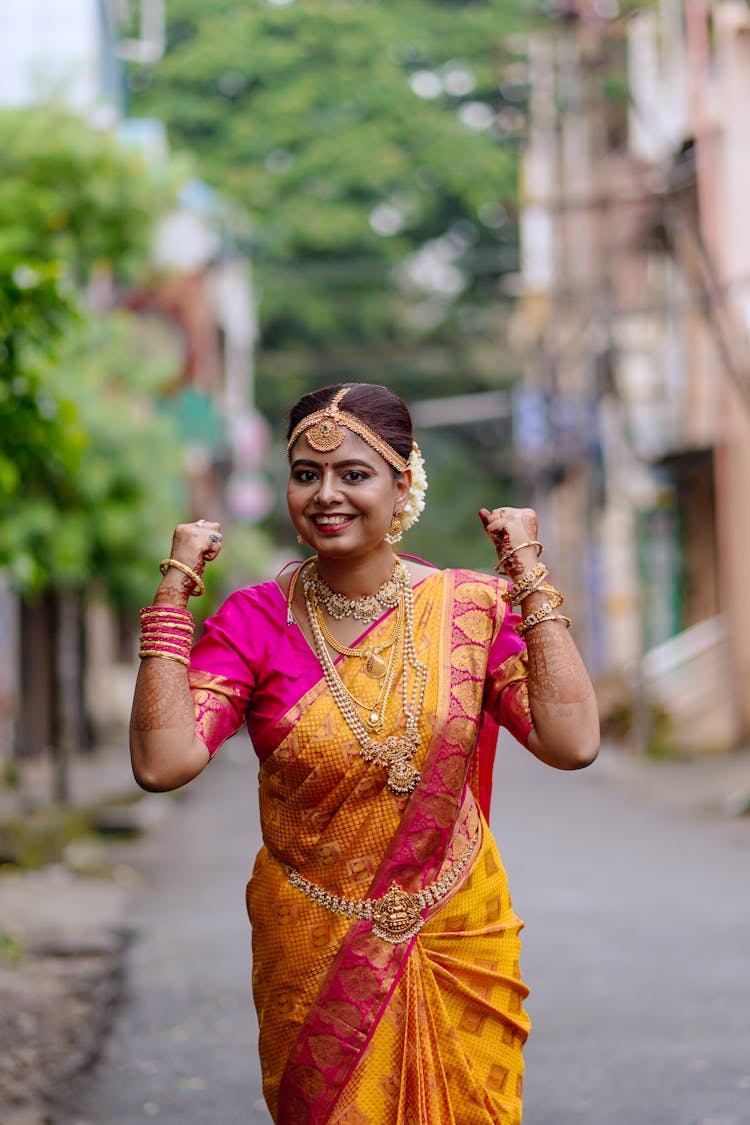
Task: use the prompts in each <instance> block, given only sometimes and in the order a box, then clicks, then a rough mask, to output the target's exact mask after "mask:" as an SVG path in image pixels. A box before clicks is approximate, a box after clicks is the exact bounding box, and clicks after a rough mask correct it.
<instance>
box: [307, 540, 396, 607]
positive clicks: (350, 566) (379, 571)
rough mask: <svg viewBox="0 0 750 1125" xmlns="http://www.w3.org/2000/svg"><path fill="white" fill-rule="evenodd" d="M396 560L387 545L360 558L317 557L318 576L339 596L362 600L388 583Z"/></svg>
mask: <svg viewBox="0 0 750 1125" xmlns="http://www.w3.org/2000/svg"><path fill="white" fill-rule="evenodd" d="M395 560H396V556H395V554H394V552H393V551H392V550H391V548H390V546H389V545H388V544H387V543H384V544H383V549H379V550H378V551H374V552H371V553H370V554H368V555H365V556H364V557H362V558H357V559H352V558H340V559H337V558H331V557H330V556H327V557H322V558H321V557H320V556H318V574H319V575H320V576H321V578H323V579H324V580H325V581H326V582H327V583H328V585H329V586H330V587H331V589H332V590H335V591H336V592H337V593H339V594H345V595H346V596H347V597H348V598H359V597H362V596H363V595H365V594H374V593H375V592H376V591H377V590H378V589H379V588H380V587H381V586H382V585H383V583H384V582H387V581H388V579H389V578H390V577H391V574H392V572H393V564H394V562H395Z"/></svg>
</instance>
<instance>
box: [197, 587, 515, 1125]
mask: <svg viewBox="0 0 750 1125" xmlns="http://www.w3.org/2000/svg"><path fill="white" fill-rule="evenodd" d="M500 589H501V583H500V582H499V581H498V580H497V579H494V578H488V577H487V576H484V575H480V574H474V573H472V572H469V571H441V572H436V573H435V574H434V575H432V576H430V577H429V578H427V579H425V580H424V581H422V582H421V583H419V584H418V585H417V586H416V587H415V590H414V609H415V618H414V620H415V628H414V633H415V643H416V647H417V656H418V658H419V659H420V660H423V661H425V662H426V663H427V664H428V666H429V671H430V674H429V679H428V686H427V690H426V696H425V703H424V707H423V710H422V716H421V720H420V723H421V725H420V749H419V751H418V753H417V755H416V757H415V763H414V764H415V765H416V766H417V768H418V769H419V770H420V772H421V775H422V776H421V781H420V783H419V785H418V787H417V789H416V790H415V791H414V792H413V793H412V794H411V795H410V796H396V795H394V794H393V793H391V792H390V790H389V789H388V788H387V786H386V774H385V771H384V770H383V769H382V767H379V766H377V765H375V764H369V765H368V764H367V763H365V762H364V761H363V759H362V758H361V756H360V754H359V747H358V745H357V743H356V740H355V739H354V738H353V736H352V734H351V732H350V731H349V728H348V727H347V726H346V724H345V723H344V722H343V720H342V718H341V716H340V714H339V712H338V709H337V707H336V705H335V703H334V702H333V700H332V699H331V697H330V693H329V691H328V688H327V686H326V684H325V681H324V680H323V679H322V677H321V674H320V667H319V665H317V661H316V658H315V657H314V654H313V653H312V652H311V650H310V649H309V646H308V645H307V642H306V641H305V639H304V637H303V636H302V635H301V633H300V630H299V628H298V626H297V625H296V624H295V623H294V622H293V619H291V618H290V617H288V616H287V609H286V606H285V604H284V601H283V598H282V596H281V594H280V591H279V589H278V587H275V584H273V583H266V584H264V586H262V587H255V588H253V590H250V591H239V592H238V594H236V595H233V597H232V598H230V599H229V601H228V602H227V603H225V606H224V607H222V609H221V610H220V611H219V613H218V614H217V615H216V616H215V618H214V619H212V621H211V622H209V623H208V627H207V629H206V633H205V635H204V638H203V639H202V640H201V641H200V642H199V644H198V645H197V646H196V647H195V649H194V653H193V661H192V667H191V679H192V683H193V690H194V697H195V702H196V715H197V720H198V725H199V731H200V732H201V734H202V736H203V737H204V739H205V741H206V744H207V746H208V747H209V749H210V750H211V751H214V750H215V749H216V748H217V747H218V745H219V744H220V743H221V741H223V739H224V738H225V737H226V736H227V735H228V734H229V733H231V732H232V730H234V729H236V728H237V726H238V725H239V723H240V722H241V721H242V719H243V718H244V717H245V716H247V719H248V726H249V728H250V732H251V735H252V737H253V742H254V746H255V749H256V751H257V752H258V754H259V757H260V759H261V766H260V773H259V801H260V815H261V824H262V828H263V839H264V847H263V848H262V849H261V851H260V853H259V854H258V857H257V859H256V862H255V867H254V870H253V874H252V878H251V879H250V882H249V884H248V888H247V903H248V913H249V917H250V921H251V924H252V930H253V992H254V998H255V1003H256V1007H257V1011H258V1019H259V1025H260V1040H259V1046H260V1057H261V1064H262V1069H263V1079H264V1093H265V1097H266V1100H267V1103H268V1106H269V1109H270V1111H271V1114H272V1116H273V1118H274V1120H275V1121H276V1122H279V1123H280V1125H297V1123H300V1125H301V1123H305V1125H324V1123H331V1125H334V1123H335V1125H366V1123H371V1125H438V1123H448V1122H455V1123H456V1125H492V1123H494V1125H498V1123H499V1125H511V1123H518V1122H520V1121H521V1104H522V1071H523V1062H522V1053H521V1049H522V1046H523V1043H524V1040H525V1038H526V1036H527V1034H528V1030H529V1023H528V1019H527V1017H526V1014H525V1012H524V1010H523V1006H522V1005H523V1000H524V998H525V996H526V994H527V989H526V987H525V986H524V984H523V983H522V981H521V978H520V972H519V967H518V956H519V936H518V934H519V929H520V927H521V923H520V921H519V920H518V918H517V917H516V916H515V914H514V912H513V908H512V905H511V901H510V896H509V894H508V888H507V883H506V879H505V873H504V871H503V867H502V863H501V861H500V857H499V855H498V852H497V849H496V847H495V844H494V841H493V839H492V837H491V834H490V832H489V830H488V827H487V823H486V819H485V814H486V813H487V804H488V798H489V779H490V771H491V756H492V752H493V748H494V741H495V736H496V733H497V727H496V724H497V723H498V722H502V723H503V724H504V725H506V726H508V727H509V728H510V729H511V730H512V731H513V733H515V734H516V736H517V737H519V738H521V739H522V740H523V739H524V738H525V736H526V734H527V732H528V729H529V724H530V719H529V714H528V705H527V701H526V696H525V683H524V660H523V655H524V653H523V644H522V642H521V641H520V640H519V638H518V637H517V636H516V634H515V633H514V632H513V630H512V628H511V627H510V626H511V620H512V619H511V618H510V617H509V615H508V614H507V612H506V610H505V606H504V603H503V602H502V601H501V600H500V598H499V592H500ZM389 627H390V625H389V615H388V614H386V615H385V616H384V617H383V618H381V619H380V621H378V622H376V624H375V625H374V626H373V627H372V629H371V630H368V631H367V636H368V639H369V640H370V641H372V642H373V643H376V642H377V640H378V639H379V637H380V636H381V634H382V632H383V631H384V630H385V631H387V630H388V629H389ZM359 667H360V664H359V662H356V661H353V660H352V661H347V660H343V661H342V662H340V664H339V673H340V675H341V676H342V678H343V679H344V681H345V683H347V686H349V687H350V688H351V690H352V691H354V692H356V691H357V690H358V685H357V682H356V678H357V676H358V674H359V673H358V669H359ZM292 699H293V700H294V701H293V702H291V703H290V700H292ZM400 699H401V697H400V693H399V691H398V689H396V690H395V691H394V692H393V694H392V696H391V700H390V704H389V706H390V708H391V712H392V713H390V714H389V715H388V720H389V721H388V723H387V724H386V726H387V728H388V729H399V725H402V723H403V719H402V717H401V714H400V710H401V702H400ZM290 871H294V872H298V873H300V876H301V878H302V881H303V882H304V883H305V884H306V885H307V886H308V887H309V886H313V887H315V888H320V890H321V892H322V891H325V892H326V893H327V895H328V896H329V898H328V900H327V901H328V902H329V905H328V906H326V904H325V902H321V901H316V900H315V899H314V898H311V897H310V896H309V895H308V894H306V893H303V890H302V889H301V888H300V886H299V885H294V884H293V882H292V881H291V880H290V876H289V872H290ZM451 872H459V874H458V875H457V876H456V877H455V879H454V880H453V881H452V882H451V881H450V880H446V878H445V876H446V875H447V874H450V873H451ZM393 887H396V888H398V889H399V890H400V891H401V892H407V893H408V894H410V895H412V896H413V895H416V894H417V893H419V892H422V891H423V890H424V889H425V888H434V887H440V888H442V892H441V893H440V894H439V895H436V896H435V900H434V901H429V902H427V903H426V904H425V905H424V908H423V909H422V910H421V911H420V912H419V915H420V916H419V918H418V922H417V923H416V929H417V932H415V933H413V934H411V936H409V937H408V938H406V939H405V940H402V941H397V940H384V939H383V938H382V937H381V936H378V933H377V927H375V926H374V925H373V921H372V919H371V918H368V917H365V916H362V917H357V915H356V914H354V915H353V916H352V914H351V907H352V905H353V904H354V903H361V902H362V900H367V901H370V902H373V901H375V902H381V901H382V900H383V898H384V896H386V895H387V894H388V892H389V889H390V888H393ZM330 896H335V899H334V906H335V904H339V903H342V902H343V903H348V904H349V914H348V915H347V914H346V912H336V911H335V909H331V906H330ZM429 897H430V896H429V895H428V898H429ZM420 901H424V900H420Z"/></svg>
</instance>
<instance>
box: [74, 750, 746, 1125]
mask: <svg viewBox="0 0 750 1125" xmlns="http://www.w3.org/2000/svg"><path fill="white" fill-rule="evenodd" d="M254 769H255V767H254V765H253V762H252V759H251V751H250V750H249V749H248V747H247V744H242V743H241V742H239V741H237V740H235V741H234V742H233V743H230V744H229V745H228V746H226V747H224V749H223V750H222V753H221V755H220V758H219V759H217V761H216V762H215V763H214V765H213V766H212V767H211V769H210V770H209V771H207V773H206V774H205V775H204V776H203V777H202V778H201V779H199V780H198V781H197V782H195V783H194V784H193V785H192V787H191V788H190V789H189V790H188V791H187V792H186V793H185V796H184V798H183V799H182V800H181V801H180V802H179V804H178V806H177V808H176V809H175V811H174V812H172V813H171V814H170V815H169V816H168V817H167V818H166V820H165V821H164V822H163V823H162V824H161V825H159V826H158V827H157V828H156V829H154V830H153V831H152V832H151V833H149V835H148V837H147V838H146V839H145V840H144V841H143V842H141V843H140V844H139V845H137V846H136V848H135V850H134V852H133V856H132V862H133V864H134V866H135V867H136V869H137V870H138V871H139V872H140V873H141V886H140V889H139V890H138V891H137V892H136V893H135V894H134V896H133V900H132V907H131V911H130V917H129V924H130V925H131V926H132V928H133V931H134V934H135V937H134V941H133V944H132V947H131V951H130V956H129V986H128V997H127V1000H126V1002H125V1004H124V1005H123V1007H122V1009H121V1012H120V1014H119V1018H118V1020H117V1021H116V1024H115V1027H114V1030H113V1033H112V1034H111V1036H110V1037H109V1039H108V1041H107V1043H106V1044H105V1046H104V1050H103V1055H102V1058H101V1061H100V1063H99V1065H98V1066H97V1067H96V1068H95V1069H94V1070H93V1071H92V1072H91V1073H90V1074H89V1075H88V1076H87V1077H86V1079H85V1080H84V1082H83V1083H82V1085H81V1087H80V1089H79V1095H78V1098H77V1101H76V1103H75V1105H73V1106H71V1107H69V1109H68V1110H67V1111H65V1112H64V1113H63V1114H62V1116H60V1117H59V1118H58V1125H142V1123H143V1122H146V1121H149V1120H154V1121H157V1122H160V1123H162V1125H178V1123H179V1125H254V1123H256V1122H269V1121H270V1117H269V1116H268V1114H267V1112H266V1110H265V1108H264V1106H263V1102H262V1097H261V1087H260V1076H259V1069H258V1064H257V1060H256V1053H255V1041H256V1033H257V1027H256V1024H255V1021H254V1015H253V1011H252V1003H251V999H250V935H249V928H248V925H247V921H246V917H245V909H244V886H245V882H246V880H247V878H248V877H249V874H250V870H251V866H252V858H253V856H254V853H255V851H256V848H257V846H258V828H257V814H256V809H255V782H254ZM667 783H668V782H667ZM660 784H664V779H663V777H662V780H661V781H660ZM493 828H494V831H495V834H496V837H497V839H498V841H499V843H500V847H501V851H502V853H503V856H504V859H505V863H506V867H507V869H508V872H509V877H510V883H511V889H512V892H513V898H514V904H515V907H516V910H517V912H518V913H519V914H520V915H521V917H522V918H524V920H525V922H526V929H525V931H524V939H525V940H524V956H523V961H522V970H523V973H524V977H525V979H526V981H527V982H528V983H529V985H530V986H531V988H532V994H531V997H530V998H529V1002H528V1009H529V1012H530V1014H531V1017H532V1021H533V1023H534V1030H533V1032H532V1036H531V1039H530V1041H529V1044H528V1047H527V1055H526V1059H527V1063H526V1066H527V1079H526V1110H525V1115H524V1125H749V1123H750V961H749V959H748V949H749V948H750V939H749V938H748V934H749V933H750V893H748V888H749V886H750V879H749V878H748V869H749V867H750V830H749V829H750V825H748V823H747V820H745V821H744V822H743V823H738V822H736V821H734V822H732V821H729V820H727V819H721V818H719V817H717V816H714V817H706V816H702V815H699V814H698V813H696V812H689V811H686V810H685V809H679V810H676V809H673V808H665V807H664V802H662V803H661V804H660V803H659V802H658V801H652V800H650V799H649V797H648V794H644V793H643V792H638V791H635V790H633V789H632V788H628V787H627V786H623V785H621V784H619V783H618V781H617V779H616V775H613V773H612V771H611V770H610V769H608V768H607V767H606V762H602V763H601V764H600V763H597V764H595V765H594V766H593V767H591V768H590V769H589V770H586V771H584V772H581V773H559V772H557V771H554V770H551V769H548V768H547V767H544V766H542V765H540V764H539V763H537V762H536V761H535V760H534V759H533V758H531V757H530V756H528V755H527V754H525V753H524V752H523V751H522V750H521V749H520V748H519V747H517V746H516V745H515V744H508V745H503V747H502V752H501V753H500V754H499V759H498V765H497V770H496V780H495V802H494V809H493ZM425 1125H428V1123H425ZM429 1125H434V1123H429Z"/></svg>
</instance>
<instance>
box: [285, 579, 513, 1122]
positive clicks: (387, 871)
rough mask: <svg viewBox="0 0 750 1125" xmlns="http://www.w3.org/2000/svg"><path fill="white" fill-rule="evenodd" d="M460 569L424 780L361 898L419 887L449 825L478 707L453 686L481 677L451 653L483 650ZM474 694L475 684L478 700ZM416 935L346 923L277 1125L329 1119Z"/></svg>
mask: <svg viewBox="0 0 750 1125" xmlns="http://www.w3.org/2000/svg"><path fill="white" fill-rule="evenodd" d="M464 573H465V572H461V571H452V572H449V574H448V575H447V584H446V587H445V589H444V593H443V598H444V600H443V607H442V612H443V621H442V625H441V630H440V650H439V656H438V666H439V675H440V681H439V684H440V687H439V692H438V698H439V699H440V700H444V702H443V703H441V705H440V713H439V715H438V721H437V722H436V724H435V726H436V730H439V731H441V732H442V733H441V734H437V733H436V734H434V735H433V737H432V740H431V743H430V746H429V747H428V751H427V756H426V758H425V762H424V765H423V768H422V781H421V782H420V785H419V788H418V789H417V790H416V792H415V794H414V795H413V796H412V797H411V798H410V800H409V803H408V805H407V808H406V811H405V813H404V816H403V819H402V821H401V824H400V825H399V828H398V830H397V831H396V833H395V834H394V836H393V839H392V841H391V844H390V846H389V849H388V852H387V853H386V855H385V857H384V859H383V862H382V863H381V865H380V868H379V870H378V871H377V873H376V875H375V878H374V880H373V883H372V885H371V887H370V889H369V891H368V897H377V896H379V895H382V894H383V893H385V891H387V889H388V887H389V886H390V884H391V883H392V882H393V881H395V882H397V883H398V884H399V885H400V886H402V887H404V888H405V889H409V890H413V891H417V890H420V889H421V888H422V887H423V886H425V885H426V884H427V883H428V882H430V881H431V880H433V879H434V878H435V876H436V874H437V872H438V870H439V868H440V866H441V864H442V862H443V859H444V856H445V854H446V850H447V848H448V845H449V843H450V841H451V838H452V836H453V833H454V830H455V824H456V820H457V817H458V814H459V811H460V809H461V805H462V801H463V797H464V793H465V789H466V778H467V772H468V769H469V764H470V761H471V757H472V753H473V751H474V747H475V743H476V737H477V734H478V728H479V713H477V714H476V715H470V714H467V712H466V710H465V708H464V705H463V702H462V699H461V697H460V696H461V693H460V692H459V691H457V690H456V688H460V687H462V686H463V685H464V684H465V683H466V680H467V678H468V679H473V680H475V681H476V680H479V679H480V678H481V679H483V676H482V677H480V676H479V675H478V674H473V673H472V671H471V670H470V669H469V668H468V667H467V661H466V660H465V659H463V660H461V661H459V660H458V653H459V651H460V650H462V649H465V647H466V646H467V645H474V644H477V643H479V644H480V647H481V648H482V650H483V651H486V648H485V644H486V642H485V644H482V643H481V641H480V642H477V641H476V638H475V637H474V636H473V635H472V633H473V632H475V624H474V623H472V624H473V625H474V627H473V628H472V626H471V625H470V626H469V627H467V630H464V629H463V628H462V624H461V618H462V616H463V613H462V612H459V610H458V607H457V592H458V590H459V588H460V587H461V585H463V584H465V583H475V582H476V581H477V577H478V576H477V575H475V574H471V575H470V576H468V577H466V578H465V577H463V574H464ZM482 577H484V576H482ZM448 583H449V585H448ZM467 606H468V608H469V611H474V613H475V612H476V610H477V608H480V609H483V610H484V611H485V612H486V616H487V623H488V630H487V634H488V639H489V638H490V637H491V635H492V628H493V626H494V616H493V615H492V614H490V613H489V612H488V607H487V606H478V605H477V604H476V603H473V604H472V603H467ZM480 667H481V661H480ZM446 679H447V683H446ZM446 688H448V689H449V690H446ZM481 695H482V693H481V690H480V691H479V692H478V698H479V699H480V700H481ZM472 727H473V731H472ZM415 941H416V938H413V939H412V940H411V941H410V942H405V943H404V944H403V945H398V946H394V945H389V944H388V943H386V942H383V941H382V940H380V939H379V938H376V937H375V936H374V935H373V934H372V929H371V923H369V922H362V921H356V922H353V923H352V925H351V926H350V927H349V929H348V930H347V933H346V936H345V938H344V940H343V942H342V944H341V946H340V948H339V950H338V952H337V954H336V956H335V957H334V960H333V962H332V964H331V966H330V969H329V971H328V973H327V974H326V977H325V979H324V981H323V982H322V984H321V988H320V991H319V993H318V996H317V997H316V999H315V1001H314V1003H313V1004H312V1005H311V1008H310V1010H309V1012H308V1013H307V1016H306V1018H305V1021H304V1023H303V1025H302V1027H301V1029H300V1032H299V1034H298V1037H297V1039H296V1041H295V1043H294V1045H293V1047H292V1049H291V1051H290V1054H289V1058H288V1060H287V1064H286V1068H285V1070H284V1074H283V1076H282V1080H281V1087H280V1091H279V1101H278V1115H277V1119H278V1120H279V1121H281V1122H284V1125H298V1123H299V1125H302V1123H304V1125H325V1123H326V1122H327V1121H329V1120H330V1117H331V1114H332V1113H333V1111H334V1109H335V1106H336V1103H337V1101H338V1099H339V1097H340V1095H341V1093H342V1091H343V1090H344V1088H345V1086H346V1084H347V1082H348V1081H349V1079H350V1078H351V1076H352V1073H353V1071H354V1069H355V1067H356V1065H357V1063H358V1062H359V1060H360V1058H361V1057H362V1052H363V1051H364V1049H365V1047H366V1046H367V1044H368V1042H369V1041H370V1039H371V1038H372V1035H373V1034H374V1031H375V1029H376V1028H377V1026H378V1022H379V1020H380V1017H381V1016H382V1014H383V1012H384V1010H385V1008H386V1006H387V1004H388V1002H389V1000H390V998H391V996H392V994H393V991H394V989H395V988H396V986H397V984H398V981H399V979H400V977H401V974H402V973H403V971H404V969H405V967H406V964H407V961H408V957H409V954H410V953H411V950H412V948H413V946H414V942H415Z"/></svg>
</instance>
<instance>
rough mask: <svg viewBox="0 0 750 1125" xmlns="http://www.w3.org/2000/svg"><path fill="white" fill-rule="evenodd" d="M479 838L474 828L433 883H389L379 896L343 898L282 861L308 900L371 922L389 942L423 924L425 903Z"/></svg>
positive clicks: (442, 891) (443, 890)
mask: <svg viewBox="0 0 750 1125" xmlns="http://www.w3.org/2000/svg"><path fill="white" fill-rule="evenodd" d="M478 839H479V829H478V828H477V830H476V832H475V833H474V837H473V839H472V840H471V842H470V844H469V846H468V848H467V849H466V851H465V852H464V854H463V855H462V856H461V858H460V859H459V860H457V861H456V862H455V863H454V864H453V866H452V867H449V868H448V870H447V871H446V872H445V874H444V875H443V876H442V877H441V878H440V879H438V880H437V882H435V883H430V885H429V886H428V887H424V888H423V889H422V890H421V891H418V892H417V893H416V894H411V893H410V892H409V891H405V890H404V889H403V887H399V885H398V883H391V885H390V887H389V889H388V890H387V891H386V893H385V894H384V895H381V897H380V898H362V899H355V898H344V897H343V895H334V894H331V892H330V891H327V890H325V888H323V887H319V886H318V885H317V883H311V882H310V880H309V879H305V877H304V876H303V875H300V873H299V871H297V869H296V868H295V867H291V866H290V865H289V864H288V863H282V865H281V866H282V867H283V869H284V873H285V874H286V876H287V878H288V879H289V882H290V883H291V885H292V886H293V887H296V888H297V889H298V890H300V891H302V893H303V894H304V895H307V897H308V898H309V899H310V900H311V901H312V902H317V903H318V904H319V905H320V906H324V907H325V909H326V910H330V911H331V913H332V914H343V915H344V917H345V918H361V919H362V920H363V921H366V922H370V921H371V922H372V932H373V933H374V934H375V937H379V938H382V940H383V941H388V942H390V943H391V944H392V945H399V944H400V943H401V942H402V941H409V940H410V939H411V938H413V937H414V936H415V935H416V934H418V933H419V931H420V930H421V929H422V926H423V925H424V923H425V919H424V911H425V910H426V909H427V907H428V906H433V905H434V904H435V903H437V902H440V900H441V899H442V898H445V896H446V895H447V894H448V891H449V890H450V889H451V887H452V886H453V884H454V883H455V881H456V879H457V878H458V877H459V875H460V874H461V872H462V871H464V870H465V868H466V867H467V865H468V863H469V860H470V859H471V857H472V855H473V854H474V850H475V848H476V846H477V841H478Z"/></svg>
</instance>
